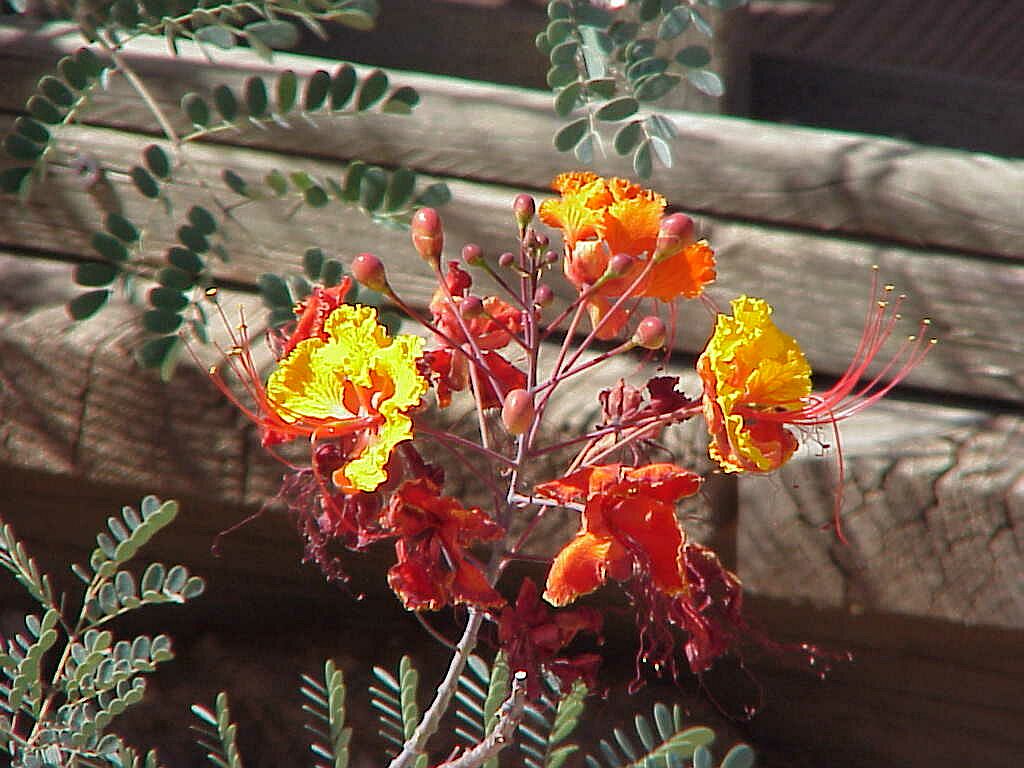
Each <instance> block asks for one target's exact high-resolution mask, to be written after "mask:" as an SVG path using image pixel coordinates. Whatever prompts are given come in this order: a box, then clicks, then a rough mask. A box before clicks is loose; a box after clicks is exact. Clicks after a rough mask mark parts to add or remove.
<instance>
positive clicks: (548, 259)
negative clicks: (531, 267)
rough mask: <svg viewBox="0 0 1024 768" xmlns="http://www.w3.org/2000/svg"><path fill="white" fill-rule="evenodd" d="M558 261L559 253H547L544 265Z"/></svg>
mask: <svg viewBox="0 0 1024 768" xmlns="http://www.w3.org/2000/svg"><path fill="white" fill-rule="evenodd" d="M556 261H558V254H557V253H555V252H554V251H545V253H544V263H545V264H554V263H555V262H556Z"/></svg>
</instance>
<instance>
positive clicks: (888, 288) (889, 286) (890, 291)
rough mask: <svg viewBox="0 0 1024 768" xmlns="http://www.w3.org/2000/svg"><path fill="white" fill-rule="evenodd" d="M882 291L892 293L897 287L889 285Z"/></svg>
mask: <svg viewBox="0 0 1024 768" xmlns="http://www.w3.org/2000/svg"><path fill="white" fill-rule="evenodd" d="M882 290H883V291H885V292H886V293H892V292H893V291H895V290H896V286H895V285H893V284H892V283H889V284H888V285H886V286H883V287H882Z"/></svg>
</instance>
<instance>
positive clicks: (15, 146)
mask: <svg viewBox="0 0 1024 768" xmlns="http://www.w3.org/2000/svg"><path fill="white" fill-rule="evenodd" d="M4 149H5V150H6V151H7V154H8V155H10V156H11V157H13V158H14V159H16V160H35V159H37V158H38V157H39V156H40V155H41V154H43V147H41V146H40V145H39V144H36V143H35V142H34V141H31V140H30V139H27V138H25V137H24V136H22V135H21V134H20V133H9V134H7V136H5V137H4Z"/></svg>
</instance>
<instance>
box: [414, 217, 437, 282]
mask: <svg viewBox="0 0 1024 768" xmlns="http://www.w3.org/2000/svg"><path fill="white" fill-rule="evenodd" d="M411 229H412V244H413V247H414V248H415V249H416V252H417V253H418V254H419V255H420V257H422V258H423V260H424V261H426V262H428V263H429V264H431V265H433V266H435V267H436V266H438V265H439V264H440V262H441V251H442V250H443V249H444V228H443V227H442V226H441V217H440V216H438V215H437V211H435V210H434V209H433V208H420V209H419V210H418V211H416V213H415V214H413V217H412V225H411Z"/></svg>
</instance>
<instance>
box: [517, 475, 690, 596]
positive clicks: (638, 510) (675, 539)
mask: <svg viewBox="0 0 1024 768" xmlns="http://www.w3.org/2000/svg"><path fill="white" fill-rule="evenodd" d="M700 483H701V478H700V477H699V476H698V475H696V474H695V473H693V472H690V471H689V470H685V469H681V468H679V467H676V466H675V465H672V464H650V465H647V466H644V467H637V468H633V467H624V466H622V465H619V464H609V465H603V466H597V467H588V468H586V469H582V470H580V471H578V472H574V473H573V474H571V475H568V476H567V477H563V478H561V479H559V480H554V481H551V482H548V483H542V484H541V485H538V486H537V488H536V493H537V495H539V496H544V497H546V498H550V499H554V500H556V501H560V502H562V503H570V502H576V501H579V500H583V501H584V509H583V514H582V520H581V528H580V531H579V533H577V534H576V537H575V538H574V539H573V540H572V541H571V542H569V543H568V544H567V545H566V546H565V547H564V548H563V549H562V551H561V552H559V553H558V555H557V556H556V557H555V560H554V562H553V563H552V565H551V570H550V572H549V573H548V581H547V589H546V590H545V592H544V598H545V599H546V600H547V601H548V602H549V603H551V604H552V605H556V606H561V605H566V604H568V603H571V602H573V601H574V600H575V599H576V598H578V597H580V596H581V595H585V594H587V593H589V592H593V591H594V590H595V589H597V588H598V587H600V586H602V585H603V584H604V583H605V582H606V581H607V580H608V578H612V579H615V580H616V581H625V580H627V579H629V578H630V577H632V576H633V575H635V574H636V573H640V574H643V575H644V577H645V579H649V580H650V582H651V584H652V586H653V587H654V588H655V589H656V590H657V591H659V592H661V593H664V594H666V595H677V594H680V593H682V592H684V591H685V590H686V582H685V578H684V576H683V563H682V560H681V558H682V551H683V541H684V534H683V530H682V527H681V526H680V524H679V520H678V519H677V518H676V513H675V502H676V501H678V500H679V499H681V498H683V497H684V496H692V495H693V494H695V493H696V492H697V490H698V489H699V488H700Z"/></svg>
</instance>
